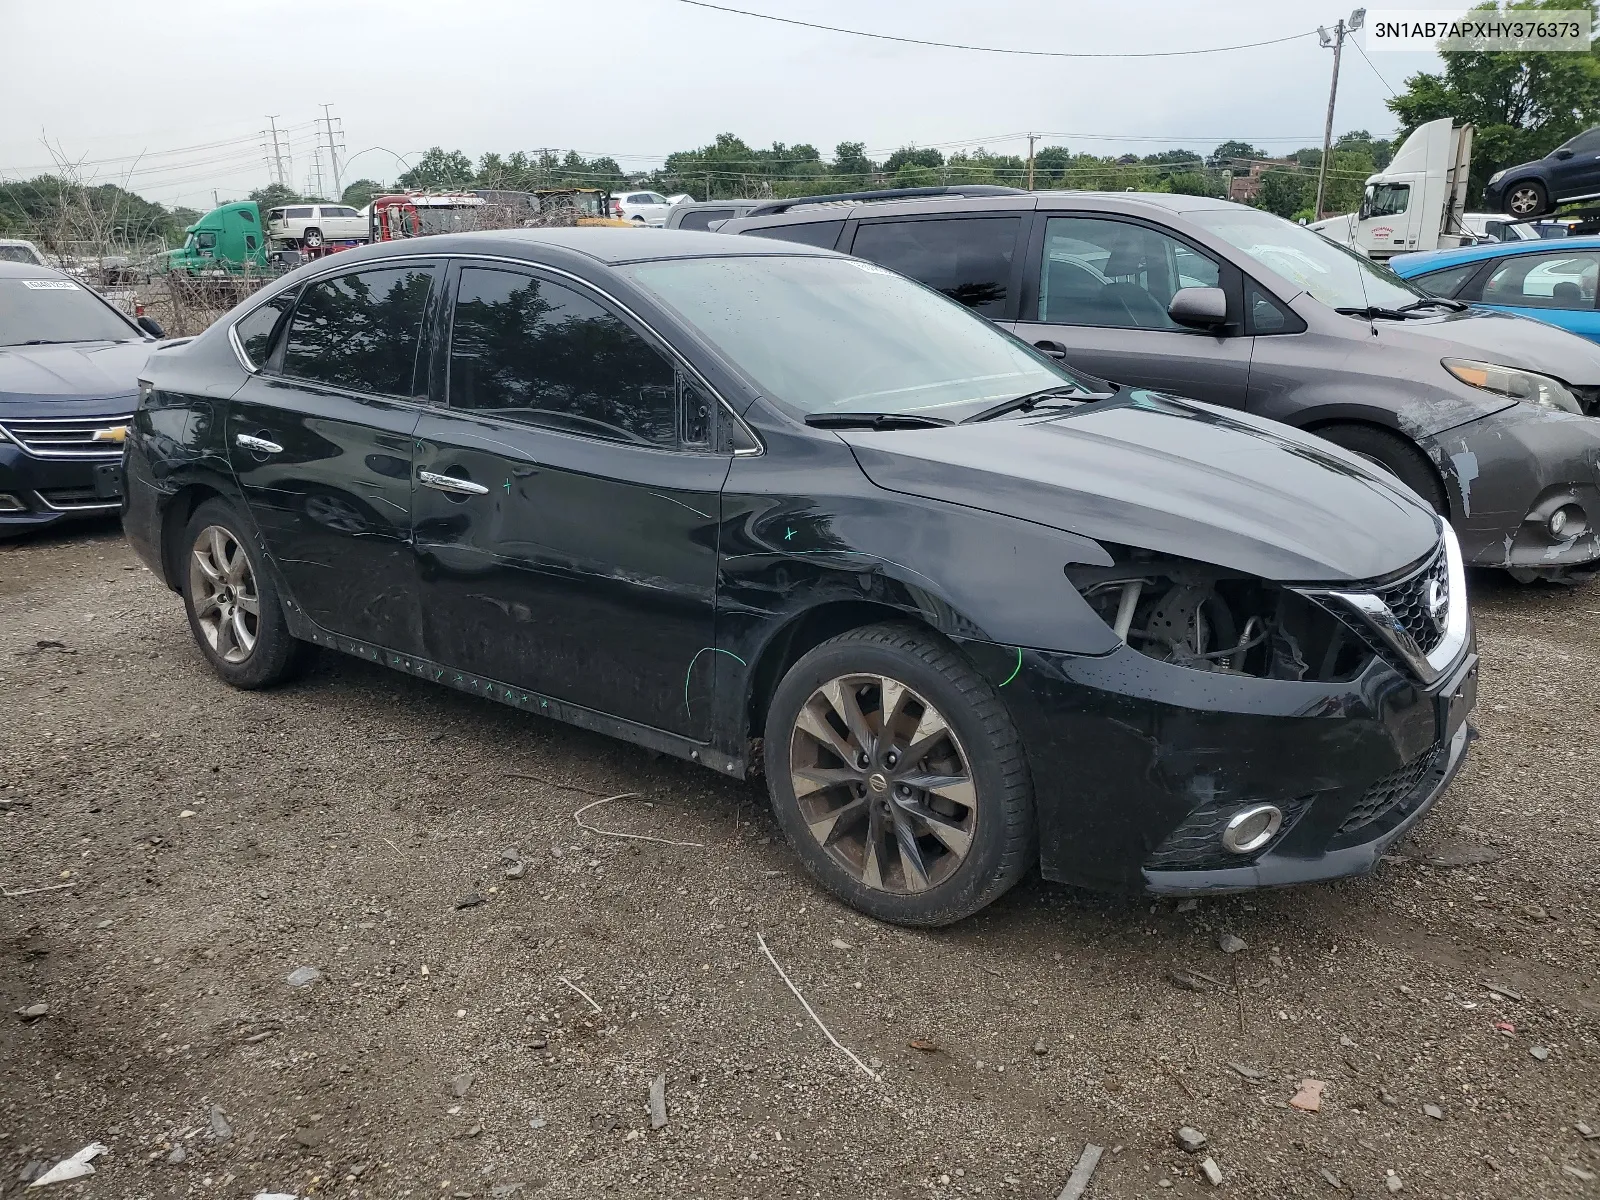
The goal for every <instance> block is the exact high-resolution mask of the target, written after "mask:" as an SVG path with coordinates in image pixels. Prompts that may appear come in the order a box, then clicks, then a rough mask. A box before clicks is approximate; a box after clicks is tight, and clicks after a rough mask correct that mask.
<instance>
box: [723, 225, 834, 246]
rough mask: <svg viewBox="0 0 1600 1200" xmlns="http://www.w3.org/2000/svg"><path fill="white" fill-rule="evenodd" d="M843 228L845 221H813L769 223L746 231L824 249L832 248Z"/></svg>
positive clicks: (756, 235) (753, 234)
mask: <svg viewBox="0 0 1600 1200" xmlns="http://www.w3.org/2000/svg"><path fill="white" fill-rule="evenodd" d="M843 228H844V222H843V221H813V222H811V223H810V224H808V225H768V226H767V227H766V228H765V229H746V230H745V231H744V232H745V233H748V234H750V235H751V236H752V237H764V238H772V239H773V240H775V241H779V242H799V243H800V244H801V245H802V246H821V247H822V248H823V249H824V250H832V249H833V244H834V243H835V242H837V241H838V240H839V231H840V230H841V229H843Z"/></svg>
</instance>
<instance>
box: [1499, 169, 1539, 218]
mask: <svg viewBox="0 0 1600 1200" xmlns="http://www.w3.org/2000/svg"><path fill="white" fill-rule="evenodd" d="M1549 207H1550V196H1549V193H1548V192H1546V191H1545V188H1544V184H1542V183H1540V182H1539V181H1538V180H1537V179H1524V180H1522V181H1521V182H1520V183H1514V184H1512V185H1511V186H1510V187H1508V188H1507V189H1506V203H1505V210H1506V215H1507V216H1511V217H1518V218H1521V219H1523V220H1526V219H1528V218H1529V217H1537V216H1541V215H1542V214H1543V213H1544V212H1545V210H1546V209H1548V208H1549Z"/></svg>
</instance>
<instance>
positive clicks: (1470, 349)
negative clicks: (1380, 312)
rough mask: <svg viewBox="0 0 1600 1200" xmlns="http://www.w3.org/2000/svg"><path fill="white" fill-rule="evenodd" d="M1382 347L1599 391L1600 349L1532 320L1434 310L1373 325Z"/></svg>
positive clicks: (1477, 311)
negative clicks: (1490, 365)
mask: <svg viewBox="0 0 1600 1200" xmlns="http://www.w3.org/2000/svg"><path fill="white" fill-rule="evenodd" d="M1372 327H1373V328H1374V329H1376V330H1377V331H1378V336H1379V337H1380V338H1381V339H1382V340H1383V342H1384V343H1385V344H1386V345H1391V346H1401V347H1408V348H1412V349H1415V350H1416V351H1417V352H1419V353H1426V354H1428V355H1430V356H1432V357H1436V358H1475V359H1479V360H1480V361H1483V362H1492V363H1495V364H1497V365H1499V366H1503V367H1521V368H1522V369H1523V370H1525V371H1537V372H1539V373H1540V374H1541V375H1554V376H1555V377H1556V378H1557V379H1559V380H1561V381H1562V382H1564V383H1570V384H1572V385H1574V386H1575V387H1582V388H1592V387H1600V346H1597V345H1596V344H1595V343H1593V342H1591V341H1589V340H1588V339H1587V338H1581V337H1579V336H1578V335H1577V334H1575V333H1568V332H1567V331H1566V330H1565V329H1557V328H1556V327H1555V326H1554V325H1546V324H1545V323H1544V322H1543V321H1536V320H1534V319H1532V318H1531V317H1522V316H1518V315H1517V314H1516V313H1507V312H1498V311H1496V310H1495V309H1492V308H1469V309H1466V310H1465V311H1463V312H1448V311H1446V310H1443V309H1440V310H1437V315H1429V316H1426V317H1420V318H1417V317H1413V318H1412V319H1410V320H1407V321H1384V320H1378V321H1374V322H1373V323H1372Z"/></svg>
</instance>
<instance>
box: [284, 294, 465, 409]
mask: <svg viewBox="0 0 1600 1200" xmlns="http://www.w3.org/2000/svg"><path fill="white" fill-rule="evenodd" d="M432 282H433V268H432V267H428V266H405V267H385V268H383V269H381V270H375V271H357V272H353V273H352V274H349V275H340V276H337V277H336V278H333V279H323V280H319V281H317V282H316V283H312V284H308V285H307V286H306V289H305V291H304V292H303V293H301V297H300V303H299V304H298V305H297V306H296V307H295V310H294V319H293V320H292V321H291V322H290V325H289V340H288V343H287V345H286V346H285V348H284V354H283V370H284V373H285V374H288V375H294V376H297V377H299V378H301V379H309V380H312V381H314V382H317V383H327V384H332V385H334V386H335V387H343V388H350V389H352V390H354V391H358V392H372V393H375V394H378V395H385V396H412V395H415V394H416V391H417V390H420V389H418V388H417V387H416V385H415V384H414V382H413V381H414V379H415V376H416V363H417V347H418V346H419V345H420V344H421V341H422V318H423V312H424V310H425V309H426V308H427V304H428V289H429V287H430V286H431V285H432Z"/></svg>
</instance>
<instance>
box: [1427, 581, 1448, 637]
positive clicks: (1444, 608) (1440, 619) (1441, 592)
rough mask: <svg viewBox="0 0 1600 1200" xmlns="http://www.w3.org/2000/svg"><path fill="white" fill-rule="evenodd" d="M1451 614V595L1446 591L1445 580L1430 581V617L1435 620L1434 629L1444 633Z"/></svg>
mask: <svg viewBox="0 0 1600 1200" xmlns="http://www.w3.org/2000/svg"><path fill="white" fill-rule="evenodd" d="M1449 614H1450V593H1449V592H1447V591H1446V590H1445V585H1444V580H1442V579H1430V580H1428V616H1429V617H1431V618H1432V619H1433V627H1434V628H1435V629H1437V630H1439V632H1441V633H1443V632H1444V623H1445V618H1446V617H1448V616H1449Z"/></svg>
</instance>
